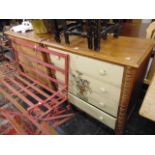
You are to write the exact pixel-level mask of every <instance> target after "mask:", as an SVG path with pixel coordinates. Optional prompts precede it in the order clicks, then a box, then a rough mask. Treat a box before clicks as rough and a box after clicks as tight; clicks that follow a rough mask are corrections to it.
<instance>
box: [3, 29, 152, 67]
mask: <svg viewBox="0 0 155 155" xmlns="http://www.w3.org/2000/svg"><path fill="white" fill-rule="evenodd" d="M6 34H7V35H8V36H12V37H16V38H21V39H25V40H30V41H33V42H36V43H43V44H45V45H47V46H50V47H54V48H57V49H61V50H65V51H67V52H72V53H76V54H79V55H83V56H87V57H91V58H94V59H98V60H103V61H108V62H112V63H115V64H118V65H125V66H131V67H135V68H138V67H139V66H140V65H141V63H142V62H143V60H144V59H145V58H146V57H147V56H148V55H149V54H150V53H151V50H152V48H153V45H154V44H153V42H152V41H150V40H147V39H140V38H132V37H124V36H120V37H119V38H118V39H115V38H113V37H111V36H109V37H108V39H107V40H102V42H101V50H100V52H95V51H93V50H89V49H88V47H87V39H86V38H82V37H77V36H72V37H70V42H71V44H70V45H67V44H65V42H64V40H63V39H61V40H62V42H61V43H57V42H56V41H55V40H54V37H53V36H52V35H51V34H45V35H36V34H35V33H34V32H33V31H32V32H28V33H25V34H21V33H14V32H10V31H8V32H6Z"/></svg>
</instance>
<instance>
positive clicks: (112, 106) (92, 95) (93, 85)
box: [69, 72, 121, 117]
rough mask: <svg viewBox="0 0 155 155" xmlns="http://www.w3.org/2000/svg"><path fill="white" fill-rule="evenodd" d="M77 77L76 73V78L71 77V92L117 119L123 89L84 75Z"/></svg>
mask: <svg viewBox="0 0 155 155" xmlns="http://www.w3.org/2000/svg"><path fill="white" fill-rule="evenodd" d="M72 73H73V72H72ZM72 73H71V74H72ZM75 75H76V73H74V76H73V75H70V81H69V91H70V92H71V93H73V94H74V95H76V96H78V97H79V98H81V99H83V100H84V101H86V102H88V103H90V104H93V105H94V106H96V107H98V108H100V109H101V110H103V111H106V112H107V113H109V114H111V115H113V116H115V117H116V116H117V110H118V105H119V99H120V91H121V88H120V87H116V86H113V85H111V84H108V83H105V82H101V81H97V80H94V79H93V78H91V77H88V76H86V75H84V74H83V75H81V76H80V77H76V78H75Z"/></svg>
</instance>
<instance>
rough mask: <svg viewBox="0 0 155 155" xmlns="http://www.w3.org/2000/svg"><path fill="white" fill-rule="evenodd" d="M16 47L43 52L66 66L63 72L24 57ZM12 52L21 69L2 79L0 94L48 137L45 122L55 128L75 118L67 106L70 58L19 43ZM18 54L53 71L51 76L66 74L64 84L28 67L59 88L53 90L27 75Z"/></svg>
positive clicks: (62, 69)
mask: <svg viewBox="0 0 155 155" xmlns="http://www.w3.org/2000/svg"><path fill="white" fill-rule="evenodd" d="M15 44H18V45H22V46H24V47H27V48H30V49H33V50H34V51H35V52H36V54H37V53H39V52H41V53H46V54H47V55H51V56H52V55H56V56H59V57H61V58H63V59H64V61H65V65H64V67H63V68H60V67H57V66H55V65H54V64H52V63H49V62H45V61H43V60H41V59H39V58H37V57H34V56H31V55H29V54H27V53H26V54H24V53H23V54H22V52H20V51H17V49H15V47H14V45H15ZM12 49H13V51H14V52H15V57H16V59H15V62H14V64H15V65H17V66H18V69H17V70H16V71H15V72H13V73H12V74H9V75H5V76H3V77H2V78H0V93H1V94H3V95H4V96H5V97H6V99H7V100H9V101H10V102H11V103H12V104H13V105H15V106H16V107H17V108H18V109H19V110H20V111H21V112H22V114H23V116H26V117H27V118H28V119H29V120H30V121H31V122H33V123H34V124H35V125H36V126H37V127H38V128H39V129H40V130H41V131H42V132H43V133H44V134H49V132H48V130H47V129H46V127H45V125H44V123H45V122H50V125H51V126H52V127H53V128H56V127H58V126H59V125H61V124H62V123H64V122H65V121H67V120H69V119H70V118H72V117H73V116H74V113H72V112H71V111H70V109H71V108H70V106H69V105H67V106H65V104H64V102H65V101H67V99H68V72H69V56H68V55H67V54H62V53H58V52H56V51H52V50H49V49H47V48H45V47H42V46H40V45H38V46H37V45H33V44H31V43H29V42H26V41H21V40H18V39H14V40H13V41H12ZM18 52H20V54H22V56H23V57H25V58H26V59H28V60H31V61H33V63H36V64H39V65H42V66H44V67H45V68H48V69H50V71H51V72H60V73H61V74H63V76H64V81H60V80H58V79H56V78H54V77H52V76H50V75H48V74H47V73H45V72H43V71H41V70H39V69H36V68H33V67H29V66H26V67H27V69H28V70H30V71H32V72H33V73H35V75H36V76H38V77H42V78H45V79H47V80H49V81H51V83H55V84H56V85H59V86H60V87H59V88H57V90H54V89H52V88H51V87H49V86H47V85H45V84H43V83H41V82H40V81H38V80H36V79H34V77H32V76H31V75H30V74H28V73H27V72H25V71H24V67H25V66H23V65H22V63H21V62H20V60H19V57H18ZM10 65H13V64H12V63H11V64H7V66H8V68H9V66H10ZM21 68H23V69H21Z"/></svg>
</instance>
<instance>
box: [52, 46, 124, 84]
mask: <svg viewBox="0 0 155 155" xmlns="http://www.w3.org/2000/svg"><path fill="white" fill-rule="evenodd" d="M50 49H51V50H55V51H58V52H60V53H65V54H69V55H70V69H71V70H76V71H79V72H81V73H85V74H86V75H87V76H91V77H92V78H94V79H95V80H100V81H103V82H108V83H111V84H113V85H116V86H121V83H122V77H123V70H124V68H123V67H122V66H118V65H114V64H110V63H107V62H103V61H99V60H95V59H91V58H87V57H84V56H80V55H76V54H72V53H69V52H64V51H61V50H58V49H53V48H50ZM50 58H51V61H52V62H53V63H54V64H55V65H57V66H63V65H64V61H63V59H61V58H60V57H58V56H53V55H52V56H50Z"/></svg>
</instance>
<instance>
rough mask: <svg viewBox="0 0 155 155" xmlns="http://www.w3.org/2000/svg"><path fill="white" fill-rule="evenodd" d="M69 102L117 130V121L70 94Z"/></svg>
mask: <svg viewBox="0 0 155 155" xmlns="http://www.w3.org/2000/svg"><path fill="white" fill-rule="evenodd" d="M69 101H70V102H71V103H72V104H74V105H75V106H77V107H78V108H80V109H81V110H83V111H85V112H86V113H88V114H89V115H91V116H92V117H94V118H96V119H97V120H99V121H100V122H102V123H103V124H105V125H107V126H108V127H110V128H112V129H115V123H116V119H115V118H114V117H112V116H110V115H108V114H106V113H104V112H102V111H100V110H99V109H97V108H95V107H94V106H92V105H90V104H88V103H86V102H84V101H83V100H81V99H79V98H77V97H76V96H74V95H72V94H70V93H69Z"/></svg>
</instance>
